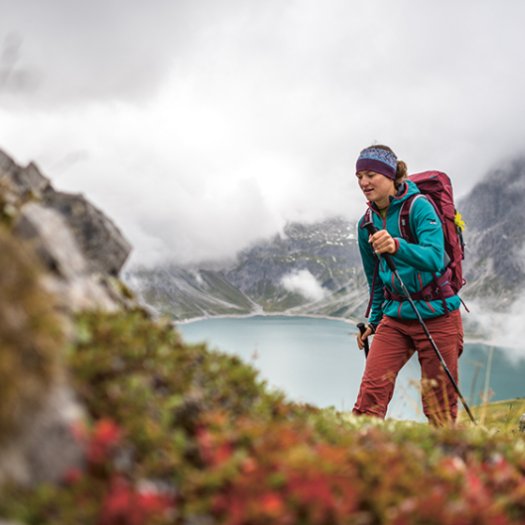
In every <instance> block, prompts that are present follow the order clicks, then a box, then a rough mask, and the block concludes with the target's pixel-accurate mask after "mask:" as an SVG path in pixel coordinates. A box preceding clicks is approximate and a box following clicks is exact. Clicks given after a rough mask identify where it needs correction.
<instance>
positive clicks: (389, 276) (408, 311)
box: [358, 181, 461, 326]
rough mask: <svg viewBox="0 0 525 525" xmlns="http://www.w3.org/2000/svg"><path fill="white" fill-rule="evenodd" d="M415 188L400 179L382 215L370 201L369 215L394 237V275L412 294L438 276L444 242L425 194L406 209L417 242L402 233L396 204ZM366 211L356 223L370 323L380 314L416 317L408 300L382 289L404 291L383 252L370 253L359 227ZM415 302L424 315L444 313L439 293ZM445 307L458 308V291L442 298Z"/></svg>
mask: <svg viewBox="0 0 525 525" xmlns="http://www.w3.org/2000/svg"><path fill="white" fill-rule="evenodd" d="M416 193H420V192H419V189H418V188H417V186H416V185H415V184H414V183H413V182H411V181H407V182H405V183H404V184H403V185H402V186H401V188H400V189H399V191H398V193H397V195H396V196H395V197H390V205H389V207H388V210H387V214H386V218H383V217H382V216H381V214H380V213H379V212H378V211H377V209H376V208H375V206H374V205H373V204H370V207H371V211H372V213H371V216H372V219H373V222H374V224H375V226H377V228H379V229H380V230H384V229H386V230H387V231H388V232H389V233H390V235H392V237H394V238H395V239H397V241H398V242H399V249H398V250H397V252H396V253H395V254H394V255H392V256H391V257H392V259H393V261H394V263H395V265H396V267H397V271H398V273H399V276H400V277H401V279H402V281H403V283H404V284H405V286H406V287H407V289H408V291H409V292H410V293H411V294H414V293H417V292H420V291H421V290H422V289H423V288H424V287H425V286H427V285H428V284H430V283H431V282H432V280H433V278H434V275H435V276H437V277H439V276H440V275H441V274H442V273H443V271H444V270H445V266H446V257H447V256H446V253H445V241H444V235H443V229H442V226H441V222H440V220H439V218H438V216H437V213H436V211H435V210H434V207H433V206H432V204H431V203H430V202H429V201H428V200H427V199H423V198H420V199H415V200H414V201H413V203H412V209H411V211H410V229H411V231H412V232H413V234H414V236H415V238H416V239H417V240H418V242H417V244H412V243H409V242H408V241H407V240H405V239H403V238H402V237H401V232H400V229H399V215H400V210H401V204H402V202H403V201H404V200H406V199H408V198H409V197H410V196H411V195H413V194H416ZM364 219H365V216H363V217H362V218H361V220H360V221H359V224H358V242H359V251H360V252H361V258H362V260H363V266H364V270H365V274H366V277H367V280H368V286H369V290H370V293H371V294H372V295H371V313H370V317H369V322H370V323H371V324H372V325H374V326H377V325H378V324H379V322H380V321H381V318H382V317H383V315H387V316H389V317H395V318H397V319H417V317H416V314H415V312H414V310H413V309H412V306H411V305H410V303H409V302H408V301H397V300H394V299H386V298H385V294H384V289H383V287H385V288H387V289H388V290H389V291H390V292H391V293H392V294H393V295H394V296H395V297H397V298H399V296H403V295H404V294H403V291H402V289H401V286H400V284H399V281H398V279H397V278H396V277H395V275H394V273H393V272H392V270H390V268H389V267H388V265H387V263H386V261H385V259H384V258H383V257H379V264H378V258H377V257H376V256H375V255H374V252H373V250H372V247H371V245H370V243H369V242H368V237H369V234H368V231H367V230H366V229H365V228H363V227H362V225H363V222H364ZM414 302H415V305H416V307H417V309H418V311H419V313H420V314H421V317H422V318H423V319H430V318H432V317H438V316H440V315H443V314H445V313H446V311H447V310H446V309H445V305H444V304H443V300H442V299H441V298H437V299H434V300H415V301H414ZM445 302H446V308H447V309H448V310H449V311H452V310H457V309H458V308H459V307H460V305H461V300H460V298H459V297H458V296H457V295H454V296H452V297H447V298H446V299H445Z"/></svg>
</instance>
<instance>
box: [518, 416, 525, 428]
mask: <svg viewBox="0 0 525 525" xmlns="http://www.w3.org/2000/svg"><path fill="white" fill-rule="evenodd" d="M519 430H520V432H525V414H522V415H521V417H520V419H519Z"/></svg>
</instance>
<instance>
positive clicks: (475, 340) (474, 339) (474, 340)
mask: <svg viewBox="0 0 525 525" xmlns="http://www.w3.org/2000/svg"><path fill="white" fill-rule="evenodd" d="M254 317H289V318H294V317H295V318H297V317H299V318H306V319H325V320H327V321H341V322H343V323H346V324H348V325H352V326H354V327H356V329H357V323H359V322H362V321H361V320H359V319H348V318H344V317H332V316H329V315H318V314H298V313H293V314H292V313H287V312H262V311H261V312H253V313H249V314H219V315H203V316H201V317H192V318H191V319H180V320H176V321H173V325H174V326H177V325H188V324H191V323H196V322H199V321H207V320H209V319H251V318H254ZM356 334H357V332H356ZM464 343H465V344H480V345H485V346H498V345H497V344H496V342H495V341H490V340H489V341H487V339H485V338H483V337H481V336H465V337H464Z"/></svg>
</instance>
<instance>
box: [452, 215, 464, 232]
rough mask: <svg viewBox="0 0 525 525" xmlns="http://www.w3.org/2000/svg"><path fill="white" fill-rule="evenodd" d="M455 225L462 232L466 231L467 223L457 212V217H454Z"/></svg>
mask: <svg viewBox="0 0 525 525" xmlns="http://www.w3.org/2000/svg"><path fill="white" fill-rule="evenodd" d="M454 224H455V225H456V226H457V228H458V229H459V230H460V231H463V230H464V229H465V226H466V225H465V221H464V220H463V217H462V216H461V213H459V211H457V210H456V215H455V216H454Z"/></svg>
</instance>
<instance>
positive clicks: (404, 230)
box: [399, 193, 426, 244]
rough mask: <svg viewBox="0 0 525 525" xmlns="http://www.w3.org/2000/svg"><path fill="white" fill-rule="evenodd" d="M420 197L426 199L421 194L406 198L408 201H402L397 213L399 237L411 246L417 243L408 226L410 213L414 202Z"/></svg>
mask: <svg viewBox="0 0 525 525" xmlns="http://www.w3.org/2000/svg"><path fill="white" fill-rule="evenodd" d="M421 197H422V198H426V197H425V196H424V195H423V194H422V193H416V194H415V195H411V196H410V197H408V199H406V200H404V201H403V203H402V204H401V210H400V212H399V231H400V233H401V237H403V239H405V240H407V241H408V242H411V243H413V244H414V243H416V242H417V238H416V236H415V235H414V234H413V232H412V227H411V226H410V212H411V211H412V207H413V206H414V202H416V200H417V199H419V198H421Z"/></svg>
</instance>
